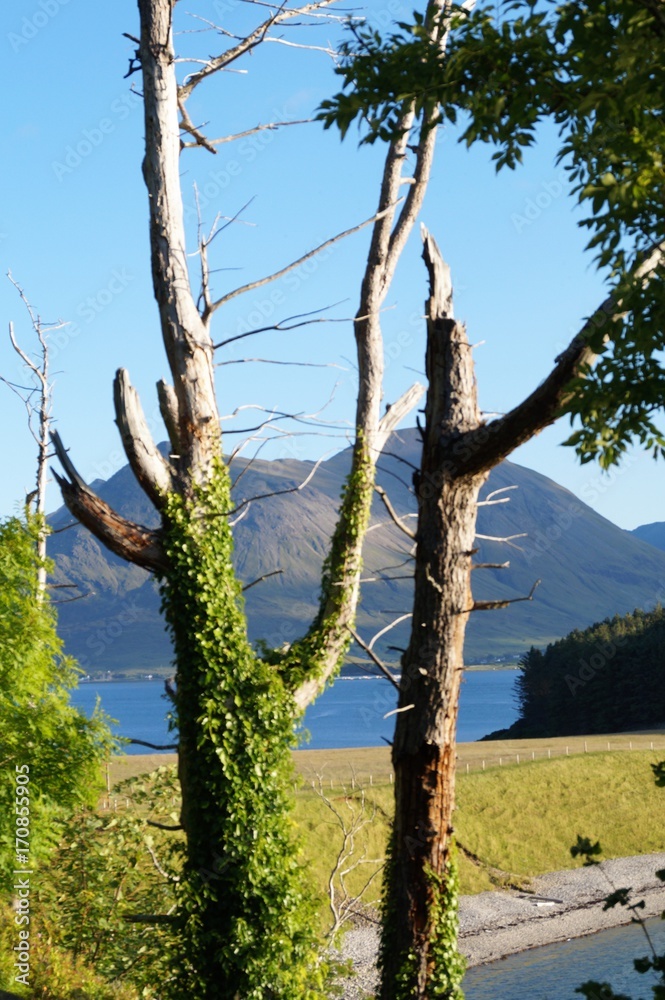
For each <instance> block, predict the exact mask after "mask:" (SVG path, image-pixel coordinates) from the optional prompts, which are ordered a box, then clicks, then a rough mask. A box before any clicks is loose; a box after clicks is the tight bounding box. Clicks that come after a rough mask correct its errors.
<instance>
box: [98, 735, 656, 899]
mask: <svg viewBox="0 0 665 1000" xmlns="http://www.w3.org/2000/svg"><path fill="white" fill-rule="evenodd" d="M612 739H613V741H615V743H614V745H616V744H617V742H618V740H617V738H616V737H612ZM630 739H632V742H633V747H634V749H633V750H632V751H628V750H625V751H613V752H611V753H607V752H600V751H596V752H589V753H586V754H585V753H584V752H580V751H583V749H584V741H583V739H578V740H576V741H574V740H568V741H565V740H550V741H547V743H545V744H544V742H543V741H541V742H539V743H538V744H536V742H535V741H516V742H515V743H514V744H510V745H508V744H506V743H502V744H495V745H492V744H463V745H461V746H460V758H461V765H462V766H461V768H460V771H461V773H460V776H459V780H458V810H457V814H456V823H455V826H456V832H457V837H458V840H459V842H460V844H461V845H462V847H463V848H464V849H465V853H462V856H461V858H460V868H461V880H462V892H464V893H474V892H482V891H484V890H486V889H491V888H493V887H496V886H498V885H502V884H506V883H513V882H516V881H517V882H519V883H520V884H522V885H527V884H528V878H529V876H535V875H539V874H542V873H544V872H548V871H556V870H558V869H562V868H573V867H576V866H577V865H578V862H576V861H574V860H573V859H572V858H571V856H570V845H571V844H572V843H574V841H575V839H576V836H577V834H578V833H579V834H581V835H582V836H585V837H590V838H591V839H592V840H596V839H598V840H600V842H601V844H602V847H603V851H604V856H605V857H608V858H610V857H622V856H627V855H631V854H646V853H650V852H654V851H662V850H665V793H664V792H663V791H662V790H660V789H658V788H656V787H655V785H654V783H653V779H652V772H651V768H650V764H651V763H655V762H657V761H659V760H661V759H662V758H663V757H664V756H665V752H664V750H663V747H664V745H665V740H664V739H663V734H652V735H647V736H641V737H639V736H633V737H632V738H631V737H629V736H625V737H622V741H623V743H624V744H625V746H626V747H627V746H628V742H629V740H630ZM652 740H653V742H654V745H655V746H656V749H655V750H653V751H652V750H649V749H646V750H645V749H635V747H637V746H638V745H639V746H645V745H646V746H647V747H648V746H649V744H650V742H651V741H652ZM532 743H533V749H534V752H535V750H536V746H537V748H538V752H539V759H537V760H535V761H531V760H530V759H527V761H526V763H525V762H524V760H525V757H527V758H528V757H530V753H531V748H532ZM547 744H549V749H550V752H552V759H551V760H549V759H547V755H546V754H547V749H548V745H547ZM566 744H569V751H570V754H571V755H570V756H565V745H566ZM594 744H595V745H602V740H601V739H596V740H595V741H594ZM594 744H592V742H591V740H589V741H588V745H589V750H590V751H591V749H592V746H593V745H594ZM516 747H517V748H518V749H517V751H515V748H516ZM659 747H660V748H661V749H658V748H659ZM515 752H520V759H521V763H520V765H519V766H517V765H516V764H512V765H511V766H502V767H499V766H498V758H499V756H502V759H503V761H504V763H505V762H507V761H508V759H509V756H512V760H513V761H514V760H515V756H514V754H515ZM481 754H482V755H483V757H482V759H485V760H486V763H487V769H486V770H484V771H483V770H482V769H480V765H481V757H480V755H481ZM295 757H296V763H297V767H298V770H299V771H300V773H301V774H302V776H303V782H302V787H301V788H300V790H299V792H298V795H297V797H296V810H295V820H296V823H297V825H298V827H299V828H300V830H301V832H302V833H303V840H304V847H305V855H306V857H307V860H308V862H309V864H310V865H311V869H312V876H313V879H314V881H315V883H316V884H317V886H318V887H319V888H320V890H321V891H323V892H325V891H327V879H328V875H329V873H330V871H331V869H332V868H333V865H334V860H335V857H336V855H337V852H338V850H339V846H340V844H341V828H340V824H339V821H338V819H337V818H336V816H335V814H334V812H333V811H332V810H331V808H330V806H329V805H328V804H326V802H325V801H324V800H323V799H322V798H321V796H320V795H319V794H317V789H318V788H319V778H318V776H320V777H321V781H320V788H321V790H322V791H323V792H324V794H325V797H326V798H327V799H328V800H329V802H330V804H331V805H332V806H333V807H334V809H336V810H337V811H338V812H339V813H340V815H342V816H344V817H345V818H346V820H347V822H348V820H349V819H350V818H351V817H352V816H353V815H357V813H358V810H359V808H360V794H361V792H360V788H361V786H362V788H363V789H364V793H365V799H366V803H367V814H366V815H367V817H368V818H371V822H370V823H368V824H367V825H366V826H365V827H364V829H363V830H362V831H360V833H359V834H358V835H357V837H356V855H355V857H356V858H358V857H360V856H361V855H362V854H363V852H364V856H365V858H366V859H380V858H383V856H384V854H385V844H386V837H387V833H388V827H389V818H390V813H391V809H392V787H391V785H390V783H389V774H390V770H389V756H388V750H387V748H385V749H383V748H380V749H379V748H377V749H370V750H355V751H353V750H351V751H349V750H345V751H342V750H339V751H300V752H298V753H297V754H296V755H295ZM465 758H466V761H467V762H469V763H470V764H475V767H476V769H475V770H471V772H470V773H469V774H466V773H465V763H466V762H465ZM164 760H165V755H159V756H158V757H155V756H154V755H153V756H152V757H126V758H120V759H119V760H118V761H117V762H114V765H113V769H112V780H113V781H117V780H119V779H120V778H121V777H127V776H128V775H129V774H130V773H139V772H140V771H141V770H145V769H146V766H147V767H148V768H150V767H152V766H155V764H156V763H157V762H159V763H164ZM490 760H494V761H496V763H495V764H494V765H493V766H490V764H489V762H490ZM370 774H371V775H372V784H371V785H370V784H369V775H370ZM312 782H314V785H315V787H312ZM331 783H332V785H331ZM472 858H475V860H472ZM375 868H376V865H370V864H366V863H364V864H363V865H361V866H359V867H358V868H357V869H356V870H355V871H354V872H352V873H351V874H350V875H349V876H348V878H347V881H348V884H349V886H350V888H351V891H352V892H353V893H355V892H357V891H358V890H359V887H360V886H361V885H362V884H363V883H364V881H365V880H366V879H367V878H368V876H369V875H370V874H371V873H372V871H374V869H375ZM379 891H380V879H379V878H377V879H376V881H375V882H374V884H373V886H372V887H371V891H370V893H369V894H368V897H367V902H368V903H376V901H377V899H378V895H379ZM325 909H326V907H325V906H322V914H323V913H324V911H325Z"/></svg>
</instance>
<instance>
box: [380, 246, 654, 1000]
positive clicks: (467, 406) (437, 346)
mask: <svg viewBox="0 0 665 1000" xmlns="http://www.w3.org/2000/svg"><path fill="white" fill-rule="evenodd" d="M424 243H425V246H424V258H425V262H426V264H427V268H428V272H429V280H430V291H431V294H430V299H429V301H428V303H427V307H426V308H427V331H428V340H427V375H428V379H429V389H428V395H427V404H426V422H425V428H424V432H423V453H422V465H421V469H420V472H419V473H417V474H416V476H415V480H416V486H417V495H418V530H417V550H416V572H415V596H414V606H413V619H412V622H413V624H412V632H411V639H410V642H409V646H408V649H407V651H406V653H405V654H404V657H403V661H402V679H401V684H400V694H399V711H398V716H397V724H396V730H395V740H394V745H393V766H394V770H395V820H394V827H393V837H392V844H391V854H390V860H389V864H388V867H387V875H386V882H385V897H384V926H383V938H382V949H381V966H382V989H381V998H382V1000H407V998H408V1000H432V998H433V997H445V998H450V1000H453V998H457V997H460V996H461V993H460V990H459V983H460V982H461V978H462V975H463V968H464V964H463V961H462V960H461V958H460V956H459V954H458V953H457V948H456V941H457V921H456V906H457V903H456V887H457V886H456V873H455V864H454V857H453V855H452V848H453V813H454V808H455V731H456V723H457V709H458V700H459V689H460V681H461V677H462V670H463V667H464V660H463V644H464V632H465V629H466V624H467V621H468V618H469V615H470V614H471V613H472V612H473V611H474V610H480V609H486V608H492V607H494V606H496V607H499V606H505V602H496V604H495V603H494V602H491V601H489V602H482V603H481V604H475V603H474V600H473V596H472V592H471V570H472V556H473V553H474V551H475V550H474V536H475V525H476V512H477V501H478V492H479V489H480V487H481V486H482V484H483V483H484V481H485V479H486V478H487V476H488V474H489V472H490V470H491V469H492V468H493V467H494V466H495V465H497V464H498V463H499V462H500V461H502V460H503V459H504V458H506V457H507V456H508V455H509V454H510V452H511V451H512V450H513V449H514V448H516V447H517V446H518V445H519V444H522V443H523V442H524V441H527V440H528V439H529V438H530V437H532V436H533V435H534V434H537V433H538V432H539V431H540V430H542V429H543V428H544V427H545V426H547V425H548V424H550V423H552V422H553V421H554V420H555V419H556V417H557V416H558V414H559V412H560V410H561V407H562V406H563V404H564V402H565V401H566V399H567V398H568V394H569V392H570V383H571V379H573V378H574V377H575V376H576V375H578V374H579V373H583V372H584V369H585V366H588V365H589V364H591V362H592V361H593V354H592V352H591V350H590V349H589V348H588V347H587V346H586V344H587V337H588V334H589V333H591V331H593V330H595V329H597V328H598V325H599V323H605V322H607V321H608V318H609V317H612V316H614V315H615V314H616V313H617V312H620V305H621V304H620V303H616V302H614V301H613V300H612V299H608V300H607V301H606V302H604V303H603V305H602V306H601V307H600V309H599V310H597V312H596V313H595V314H594V315H593V316H592V317H591V319H590V320H589V321H588V323H587V324H585V326H584V328H583V329H582V331H581V332H580V334H578V336H576V337H575V338H574V339H573V341H572V342H571V343H570V345H569V346H568V348H567V349H566V350H565V351H564V352H563V353H562V354H561V355H560V356H559V357H558V358H557V360H556V363H555V366H554V368H553V369H552V371H551V373H550V375H549V376H548V377H547V378H546V379H545V381H544V382H542V383H541V385H540V386H538V388H537V389H536V390H535V391H534V392H533V393H532V394H531V395H530V396H529V397H527V399H525V400H524V401H523V402H522V403H520V404H519V405H518V406H517V407H515V409H514V410H512V411H510V412H509V413H507V414H506V415H505V416H503V417H501V418H499V419H497V420H494V421H492V422H490V423H488V424H486V423H485V422H484V421H483V420H482V418H481V415H480V413H479V411H478V406H477V402H476V385H475V378H474V367H473V360H472V351H471V347H470V346H469V343H468V340H467V336H466V331H465V329H464V327H463V325H462V324H460V323H458V322H456V321H455V320H454V318H453V310H452V287H451V283H450V271H449V269H448V268H447V266H446V265H445V264H444V262H443V260H442V259H441V256H440V254H439V251H438V248H437V246H436V244H435V242H434V240H433V239H432V238H431V237H430V236H429V234H427V233H426V232H424ZM659 260H660V254H657V255H654V256H653V257H652V258H650V260H649V261H648V262H644V263H643V264H641V265H640V267H639V268H638V269H637V270H636V273H635V278H636V280H647V279H648V275H649V274H650V273H651V271H652V270H653V269H654V268H655V267H656V266H657V263H658V261H659ZM532 593H533V591H532Z"/></svg>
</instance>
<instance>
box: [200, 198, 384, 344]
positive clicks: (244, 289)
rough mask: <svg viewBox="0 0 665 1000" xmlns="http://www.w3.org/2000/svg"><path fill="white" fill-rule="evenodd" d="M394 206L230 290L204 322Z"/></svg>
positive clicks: (215, 305) (211, 310)
mask: <svg viewBox="0 0 665 1000" xmlns="http://www.w3.org/2000/svg"><path fill="white" fill-rule="evenodd" d="M392 208H393V206H392V205H390V206H388V208H386V209H384V211H383V212H379V213H378V215H373V216H372V217H371V218H370V219H365V221H364V222H361V223H359V224H358V225H357V226H352V227H351V229H345V230H344V232H342V233H338V234H337V236H332V237H331V238H330V239H329V240H326V241H325V242H324V243H321V244H320V245H319V246H318V247H315V248H314V250H310V251H309V252H308V253H306V254H303V256H302V257H299V258H298V259H297V260H294V261H293V263H291V264H287V266H286V267H282V268H280V270H279V271H275V273H274V274H269V275H268V276H267V277H265V278H259V279H258V280H257V281H250V282H249V283H248V284H246V285H241V286H240V288H235V289H234V290H233V291H232V292H228V293H227V294H226V295H223V296H222V297H221V298H220V299H217V301H216V302H213V303H212V305H211V307H210V311H209V312H208V313H206V314H204V316H203V320H204V322H207V321H208V319H209V318H210V316H211V315H212V313H213V312H215V310H217V309H219V307H220V306H223V305H224V304H225V303H226V302H230V301H231V299H235V298H236V297H237V296H238V295H244V294H245V292H251V291H253V290H254V289H255V288H261V286H262V285H267V284H269V283H270V282H271V281H276V279H277V278H281V277H282V276H283V275H285V274H288V273H289V271H293V270H294V269H295V268H296V267H299V266H300V265H301V264H304V263H305V261H308V260H311V259H312V257H316V255H317V254H319V253H321V251H322V250H326V249H327V248H328V247H330V246H333V244H335V243H338V242H339V241H340V240H343V239H345V238H346V237H347V236H351V235H353V233H357V232H359V231H360V230H361V229H364V228H365V226H369V225H371V223H373V222H376V220H377V219H379V218H381V217H382V216H383V215H385V214H386V213H387V212H390V211H391V210H392ZM227 343H228V341H227Z"/></svg>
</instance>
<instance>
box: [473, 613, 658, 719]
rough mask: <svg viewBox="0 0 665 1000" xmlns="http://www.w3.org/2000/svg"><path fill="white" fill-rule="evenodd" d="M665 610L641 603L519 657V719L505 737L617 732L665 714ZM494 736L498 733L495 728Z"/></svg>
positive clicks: (532, 649) (533, 648) (532, 648)
mask: <svg viewBox="0 0 665 1000" xmlns="http://www.w3.org/2000/svg"><path fill="white" fill-rule="evenodd" d="M664 648H665V610H663V608H662V607H661V606H660V605H658V607H656V608H655V609H654V610H653V611H642V610H640V609H639V608H637V609H636V610H635V611H633V612H632V613H630V614H627V615H623V616H620V615H615V616H614V617H613V618H606V619H605V620H604V621H602V622H596V623H595V624H594V625H590V626H589V628H587V629H584V630H583V631H581V630H580V629H575V630H574V631H572V632H571V633H570V634H569V635H567V636H565V637H564V638H563V639H559V640H558V641H557V642H553V643H551V644H550V645H549V646H548V647H547V649H546V650H545V651H544V652H543V651H542V650H540V649H536V648H535V647H533V646H532V647H531V649H530V650H529V651H528V653H526V654H525V655H524V656H523V657H522V659H521V660H520V668H521V673H520V676H519V678H518V680H517V697H518V700H519V708H520V718H519V720H518V721H517V722H516V723H515V724H514V725H513V726H511V727H510V728H509V729H508V730H503V731H501V735H502V736H503V735H508V734H509V735H510V736H511V737H516V738H532V737H541V736H543V737H544V736H574V735H577V734H584V733H612V732H621V731H626V730H630V729H637V728H640V729H643V728H645V727H647V726H653V725H659V724H660V723H662V721H663V719H665V688H664V687H663V649H664ZM491 736H492V738H497V737H499V733H492V734H491Z"/></svg>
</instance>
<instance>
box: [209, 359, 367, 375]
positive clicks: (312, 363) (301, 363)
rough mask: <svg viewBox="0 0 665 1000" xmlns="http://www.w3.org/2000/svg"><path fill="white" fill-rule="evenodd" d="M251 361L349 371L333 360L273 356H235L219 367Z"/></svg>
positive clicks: (293, 366)
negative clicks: (323, 360)
mask: <svg viewBox="0 0 665 1000" xmlns="http://www.w3.org/2000/svg"><path fill="white" fill-rule="evenodd" d="M249 363H254V364H261V365H287V366H289V367H292V368H338V369H339V371H342V372H346V371H348V368H345V367H344V366H343V365H337V364H335V363H334V362H333V361H329V362H326V363H321V364H320V363H318V362H316V361H277V360H275V359H273V358H233V359H231V360H229V361H218V362H217V367H218V368H221V367H222V366H223V365H246V364H249Z"/></svg>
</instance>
